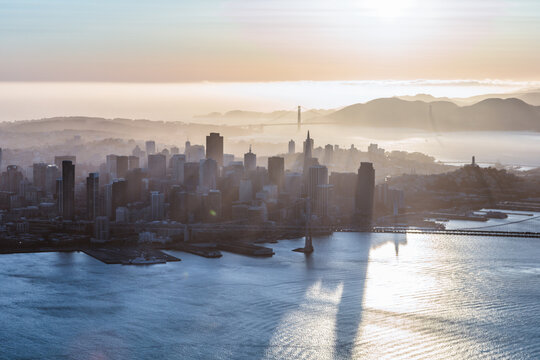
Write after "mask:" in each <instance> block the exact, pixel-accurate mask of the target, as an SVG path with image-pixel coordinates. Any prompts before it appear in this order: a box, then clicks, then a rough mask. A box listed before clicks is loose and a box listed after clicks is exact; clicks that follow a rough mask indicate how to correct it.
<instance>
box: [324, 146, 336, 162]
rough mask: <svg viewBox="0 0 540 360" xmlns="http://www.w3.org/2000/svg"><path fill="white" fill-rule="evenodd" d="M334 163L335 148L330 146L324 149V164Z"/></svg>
mask: <svg viewBox="0 0 540 360" xmlns="http://www.w3.org/2000/svg"><path fill="white" fill-rule="evenodd" d="M333 161H334V147H333V146H332V145H330V144H328V145H326V146H325V147H324V164H326V165H331V164H332V162H333Z"/></svg>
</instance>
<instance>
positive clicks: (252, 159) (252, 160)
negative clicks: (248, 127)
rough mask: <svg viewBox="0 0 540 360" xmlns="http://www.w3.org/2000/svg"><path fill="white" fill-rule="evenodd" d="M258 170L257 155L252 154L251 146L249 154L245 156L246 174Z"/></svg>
mask: <svg viewBox="0 0 540 360" xmlns="http://www.w3.org/2000/svg"><path fill="white" fill-rule="evenodd" d="M256 168H257V155H255V154H254V153H252V152H251V145H250V146H249V152H247V153H245V154H244V170H245V171H246V172H250V171H254V170H255V169H256Z"/></svg>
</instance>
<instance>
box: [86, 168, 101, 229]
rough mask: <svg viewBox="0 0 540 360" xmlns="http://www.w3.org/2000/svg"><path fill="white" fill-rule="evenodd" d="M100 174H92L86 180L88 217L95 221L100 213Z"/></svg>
mask: <svg viewBox="0 0 540 360" xmlns="http://www.w3.org/2000/svg"><path fill="white" fill-rule="evenodd" d="M98 199H99V173H90V174H88V177H87V178H86V216H87V218H88V220H94V219H95V218H96V216H98V213H99V201H98Z"/></svg>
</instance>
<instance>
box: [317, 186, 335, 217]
mask: <svg viewBox="0 0 540 360" xmlns="http://www.w3.org/2000/svg"><path fill="white" fill-rule="evenodd" d="M333 188H334V187H333V186H332V185H329V184H323V185H317V190H316V196H315V198H316V203H315V214H316V215H317V217H319V219H321V220H322V221H323V223H327V222H328V218H329V216H330V205H331V204H332V192H333Z"/></svg>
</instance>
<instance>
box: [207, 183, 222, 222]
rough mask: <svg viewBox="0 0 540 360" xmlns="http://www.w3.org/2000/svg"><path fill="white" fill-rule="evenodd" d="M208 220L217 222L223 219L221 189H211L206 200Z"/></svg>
mask: <svg viewBox="0 0 540 360" xmlns="http://www.w3.org/2000/svg"><path fill="white" fill-rule="evenodd" d="M205 205H206V206H205V207H206V209H205V211H206V220H207V221H210V222H216V221H219V220H220V219H221V191H219V190H210V191H209V192H208V197H207V201H206V204H205Z"/></svg>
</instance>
